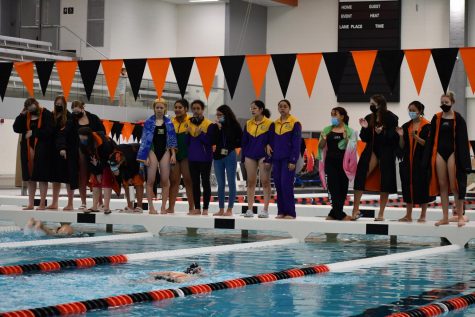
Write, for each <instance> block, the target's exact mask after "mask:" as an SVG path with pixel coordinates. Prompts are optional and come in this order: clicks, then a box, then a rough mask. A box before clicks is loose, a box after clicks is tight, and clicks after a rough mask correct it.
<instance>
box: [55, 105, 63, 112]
mask: <svg viewBox="0 0 475 317" xmlns="http://www.w3.org/2000/svg"><path fill="white" fill-rule="evenodd" d="M54 111H55V112H63V106H62V105H54Z"/></svg>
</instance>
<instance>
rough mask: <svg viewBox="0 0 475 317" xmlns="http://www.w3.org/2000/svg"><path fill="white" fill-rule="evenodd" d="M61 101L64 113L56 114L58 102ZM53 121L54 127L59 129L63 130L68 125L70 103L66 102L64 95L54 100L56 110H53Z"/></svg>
mask: <svg viewBox="0 0 475 317" xmlns="http://www.w3.org/2000/svg"><path fill="white" fill-rule="evenodd" d="M58 100H61V102H62V103H63V111H62V112H56V102H57V101H58ZM53 109H54V110H53V114H54V116H53V121H54V125H55V126H56V127H58V128H62V127H64V126H65V125H66V121H68V103H67V102H66V98H65V97H64V96H63V95H59V96H56V98H54V108H53Z"/></svg>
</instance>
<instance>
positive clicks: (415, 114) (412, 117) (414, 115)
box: [409, 111, 419, 120]
mask: <svg viewBox="0 0 475 317" xmlns="http://www.w3.org/2000/svg"><path fill="white" fill-rule="evenodd" d="M418 117H419V114H418V113H417V112H413V111H409V118H411V119H412V120H415V119H417V118H418Z"/></svg>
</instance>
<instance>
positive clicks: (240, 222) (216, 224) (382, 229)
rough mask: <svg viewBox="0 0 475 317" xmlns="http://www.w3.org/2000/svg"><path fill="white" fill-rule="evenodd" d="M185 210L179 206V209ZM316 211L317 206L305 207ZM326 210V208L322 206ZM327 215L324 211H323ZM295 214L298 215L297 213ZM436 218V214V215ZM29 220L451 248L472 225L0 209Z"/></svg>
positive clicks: (474, 232)
mask: <svg viewBox="0 0 475 317" xmlns="http://www.w3.org/2000/svg"><path fill="white" fill-rule="evenodd" d="M185 207H187V205H186V206H185V203H180V208H178V205H177V209H183V208H185ZM309 207H310V208H316V209H318V208H317V207H319V206H309ZM326 207H327V209H328V206H326ZM327 212H328V211H327ZM297 213H298V214H299V212H298V211H297ZM439 217H440V211H439ZM29 218H35V219H39V220H42V221H51V222H71V223H89V224H109V225H142V226H144V227H145V228H146V229H147V231H149V232H150V233H154V234H157V233H159V232H160V231H161V230H162V229H163V228H165V227H170V226H172V227H186V228H198V229H200V228H201V229H234V230H257V231H259V230H270V231H279V232H287V233H289V234H290V235H291V236H292V237H293V238H297V239H298V240H299V241H302V242H303V241H304V240H305V238H306V237H307V236H308V235H309V234H311V233H332V234H338V233H344V234H377V235H388V236H421V237H445V238H447V239H448V240H449V241H450V242H451V243H452V244H458V245H465V244H466V243H467V242H468V241H470V240H471V239H472V238H475V223H474V222H468V223H467V224H466V226H464V227H462V228H458V227H457V223H451V224H449V225H445V226H440V227H435V226H434V223H435V222H434V221H430V220H429V221H427V222H426V223H417V222H412V223H403V222H398V221H394V220H392V221H391V220H386V221H381V222H375V221H373V219H371V218H360V219H359V220H358V221H331V220H325V219H324V218H323V217H315V216H312V217H308V216H298V217H297V219H294V220H283V219H275V217H274V216H271V217H270V218H267V219H259V218H257V217H254V218H245V217H242V216H240V215H234V216H232V217H213V216H188V215H186V213H184V212H176V213H175V214H167V215H149V214H148V213H143V214H129V213H119V212H113V213H112V214H109V215H105V214H103V213H89V214H86V213H83V212H78V211H69V212H63V211H36V210H29V211H23V210H21V207H18V206H6V205H2V206H0V220H7V221H13V222H14V223H15V224H16V225H18V226H21V227H23V226H24V225H25V224H26V222H27V221H28V219H29Z"/></svg>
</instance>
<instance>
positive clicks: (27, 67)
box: [13, 62, 35, 97]
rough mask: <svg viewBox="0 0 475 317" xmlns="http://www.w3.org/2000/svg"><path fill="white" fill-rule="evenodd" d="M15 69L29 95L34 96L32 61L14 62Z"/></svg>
mask: <svg viewBox="0 0 475 317" xmlns="http://www.w3.org/2000/svg"><path fill="white" fill-rule="evenodd" d="M13 65H14V66H15V70H16V72H17V73H18V76H20V78H21V80H22V81H23V85H25V88H26V90H27V91H28V94H29V95H30V97H33V96H34V94H35V93H34V91H33V62H16V63H14V64H13Z"/></svg>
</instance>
